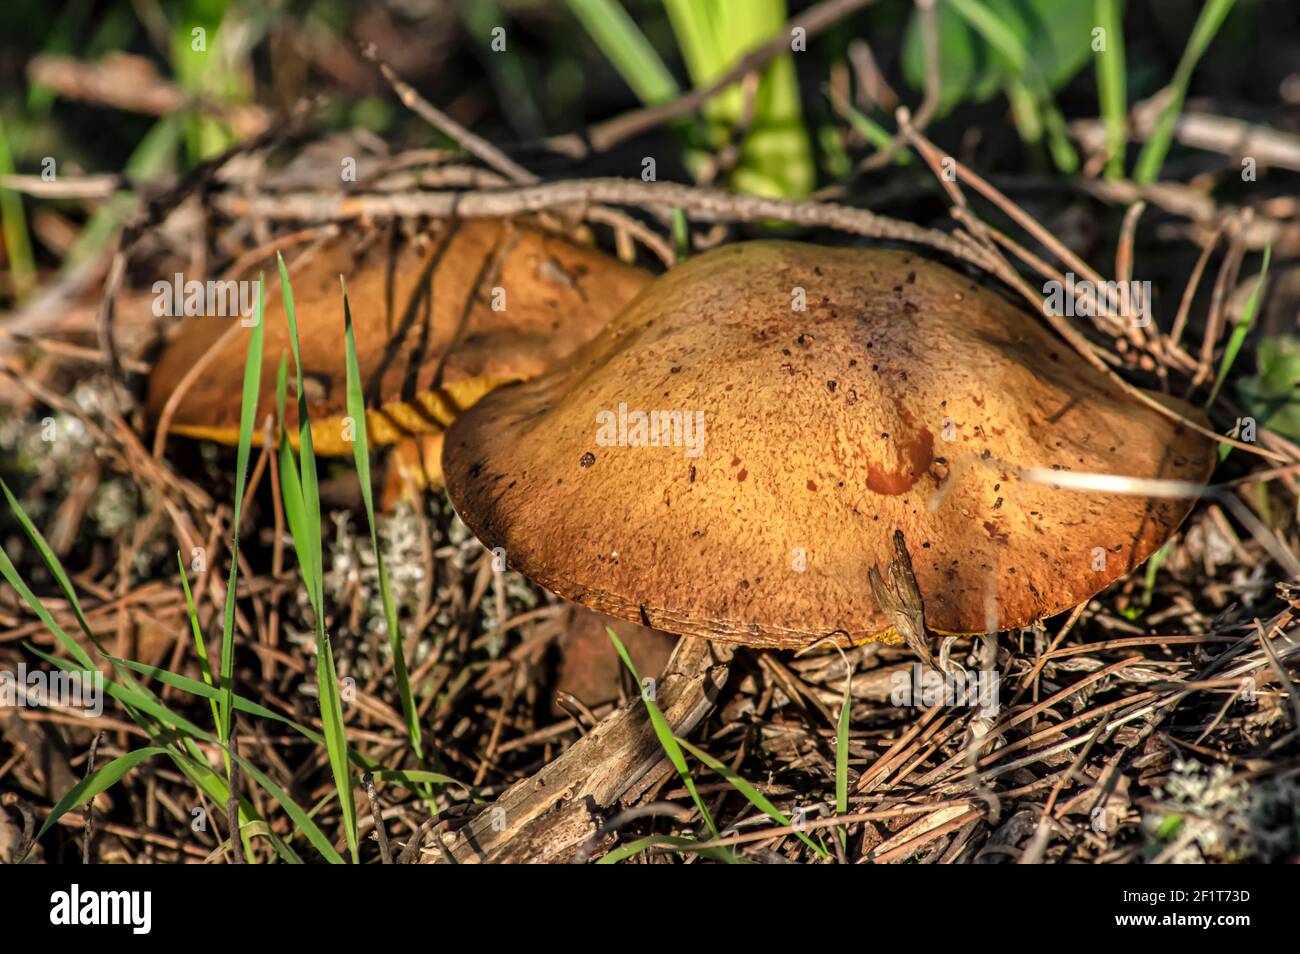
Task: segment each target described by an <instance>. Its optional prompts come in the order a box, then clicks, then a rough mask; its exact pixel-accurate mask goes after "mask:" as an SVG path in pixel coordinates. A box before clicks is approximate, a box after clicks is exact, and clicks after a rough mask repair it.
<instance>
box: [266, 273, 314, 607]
mask: <svg viewBox="0 0 1300 954" xmlns="http://www.w3.org/2000/svg"><path fill="white" fill-rule="evenodd" d="M276 262H277V264H278V265H279V268H280V297H281V299H282V300H283V302H284V313H285V316H286V317H287V318H288V319H289V344H290V346H291V347H292V348H293V364H294V373H295V374H296V375H297V382H298V462H299V468H300V471H299V474H300V478H301V484H302V488H301V489H302V503H303V510H304V512H305V513H306V515H307V522H306V527H305V529H306V530H307V532H308V533H309V536H308V537H307V538H306V543H307V553H308V556H310V558H311V568H312V577H313V580H314V586H313V587H312V592H311V598H312V606H313V607H314V608H315V610H316V612H317V614H319V613H320V612H321V611H322V609H323V608H324V603H325V597H324V592H323V589H322V587H323V586H324V581H323V571H322V566H323V560H322V557H321V531H320V485H319V482H318V481H317V477H316V453H315V450H314V448H313V446H312V439H311V415H310V414H309V413H308V411H307V388H306V386H305V383H304V381H303V369H302V352H301V349H300V348H299V343H298V319H297V316H296V313H295V310H294V303H293V286H292V285H291V284H290V283H289V270H288V268H286V267H285V264H284V256H283V255H280V254H279V253H276Z"/></svg>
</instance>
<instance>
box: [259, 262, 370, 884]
mask: <svg viewBox="0 0 1300 954" xmlns="http://www.w3.org/2000/svg"><path fill="white" fill-rule="evenodd" d="M276 258H277V261H278V264H279V269H280V292H281V298H282V300H283V301H284V311H285V316H286V317H287V319H288V321H289V343H290V346H291V347H292V349H293V361H294V366H295V371H296V374H297V382H298V464H297V466H295V465H294V461H293V455H292V453H291V451H290V449H289V446H288V437H287V436H286V435H285V434H284V433H283V429H282V431H281V435H280V461H281V465H282V466H281V468H280V477H281V487H282V493H281V496H282V498H283V500H284V509H285V516H286V519H288V521H289V527H290V532H291V533H292V534H293V545H294V550H295V551H296V552H297V554H298V563H299V566H300V567H302V568H303V570H302V573H303V582H304V583H305V584H306V585H307V590H308V599H309V602H310V603H311V606H312V615H313V616H314V617H315V620H316V688H317V693H318V702H319V704H320V715H321V727H322V728H323V730H324V736H325V749H326V752H327V753H328V755H329V762H330V771H331V773H332V774H333V776H334V787H335V789H336V790H337V792H338V797H339V807H340V809H341V811H342V814H343V830H344V834H345V836H346V838H347V843H348V852H349V854H350V855H351V857H352V861H353V862H354V863H356V862H357V861H358V860H359V854H358V844H357V813H356V800H355V798H354V797H353V792H352V772H351V769H350V768H349V765H348V745H347V727H346V725H345V722H344V714H343V700H342V698H341V697H340V694H339V682H338V671H337V670H336V668H335V663H334V650H333V648H332V646H331V643H330V637H329V633H327V632H326V630H325V605H324V604H325V594H324V579H323V558H322V553H321V529H320V525H321V519H320V488H319V485H318V483H317V477H316V454H315V452H314V450H313V449H312V438H311V415H310V414H309V412H308V409H307V394H306V388H305V387H304V385H303V368H302V354H301V351H300V348H299V341H298V322H297V319H296V317H295V313H294V302H293V288H292V286H291V285H290V283H289V272H288V269H287V268H286V267H285V264H284V258H283V256H280V255H278V254H277V256H276ZM281 367H283V363H282V365H281ZM283 380H284V375H283V373H281V374H280V375H279V378H278V379H277V381H276V403H277V407H278V408H279V407H281V406H282V390H283Z"/></svg>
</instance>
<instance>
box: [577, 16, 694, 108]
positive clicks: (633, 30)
mask: <svg viewBox="0 0 1300 954" xmlns="http://www.w3.org/2000/svg"><path fill="white" fill-rule="evenodd" d="M568 2H569V9H570V10H572V11H573V15H574V16H575V17H577V18H578V22H579V23H581V24H582V26H583V29H585V30H586V31H587V33H588V34H589V35H590V36H591V38H592V40H594V41H595V43H596V46H598V47H600V51H601V52H602V53H604V54H605V58H606V59H608V60H609V62H610V63H611V64H613V66H614V69H616V70H618V73H619V75H620V76H622V77H623V80H624V82H626V83H627V85H628V86H630V87H631V88H632V92H634V93H636V95H637V98H638V99H640V100H641V101H642V102H643V103H646V104H647V105H657V104H659V103H666V102H668V101H669V100H671V99H676V98H677V95H678V93H679V92H680V90H679V88H678V86H677V81H676V80H675V79H673V74H672V73H671V72H669V70H668V67H667V66H665V65H664V61H663V60H661V59H660V58H659V54H658V53H656V52H655V48H654V47H653V46H651V45H650V41H649V40H647V39H646V38H645V34H644V33H642V32H641V29H640V27H638V26H637V25H636V22H635V21H634V20H633V19H632V18H631V17H630V16H628V13H627V11H626V10H624V9H623V5H622V4H621V3H619V2H618V0H568Z"/></svg>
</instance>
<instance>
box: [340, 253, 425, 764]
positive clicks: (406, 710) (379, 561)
mask: <svg viewBox="0 0 1300 954" xmlns="http://www.w3.org/2000/svg"><path fill="white" fill-rule="evenodd" d="M339 281H340V282H342V281H343V280H342V277H341V276H340V279H339ZM342 287H343V326H344V342H345V345H346V351H347V392H348V416H349V417H351V418H352V426H353V441H352V456H353V458H354V460H355V461H356V467H357V479H358V481H359V482H360V484H361V500H362V502H363V503H364V504H365V508H366V522H367V524H368V525H369V527H370V546H371V548H372V549H373V550H374V551H375V569H376V571H377V572H378V574H379V592H380V596H381V598H382V600H383V604H384V622H385V625H386V626H387V627H388V645H389V648H390V651H391V652H392V654H393V673H394V676H395V678H396V681H397V692H398V695H399V697H400V698H401V700H402V714H403V715H404V716H405V717H406V728H407V733H408V734H409V735H410V738H411V745H412V747H413V748H414V749H415V755H416V758H418V759H419V760H421V761H423V760H424V740H423V735H422V733H421V731H420V713H419V710H418V709H417V708H416V705H415V696H414V695H412V693H411V680H410V676H409V674H408V673H407V669H406V652H405V651H404V650H403V648H402V631H401V629H400V628H399V627H398V625H397V607H396V606H395V605H394V604H393V590H392V586H391V585H390V584H389V582H388V570H387V569H386V568H385V566H384V554H383V551H382V550H381V549H380V547H379V531H378V529H377V525H376V523H375V501H374V490H373V488H372V487H371V485H370V442H369V440H368V439H367V436H366V400H365V397H364V395H363V393H362V381H361V366H360V363H359V362H358V361H357V342H356V338H355V336H354V334H353V331H352V308H351V306H350V305H349V304H348V289H347V284H346V283H343V286H342Z"/></svg>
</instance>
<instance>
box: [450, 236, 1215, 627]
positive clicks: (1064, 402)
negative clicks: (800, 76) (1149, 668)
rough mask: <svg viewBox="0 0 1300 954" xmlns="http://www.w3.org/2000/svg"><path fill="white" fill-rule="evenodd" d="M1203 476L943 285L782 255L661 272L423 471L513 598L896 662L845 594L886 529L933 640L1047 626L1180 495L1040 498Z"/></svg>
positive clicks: (977, 290) (905, 270) (798, 252)
mask: <svg viewBox="0 0 1300 954" xmlns="http://www.w3.org/2000/svg"><path fill="white" fill-rule="evenodd" d="M1160 400H1161V401H1162V402H1163V403H1164V404H1165V405H1166V406H1168V407H1170V408H1171V409H1172V410H1173V411H1175V412H1176V413H1177V414H1178V415H1180V416H1182V417H1184V418H1185V419H1187V420H1191V421H1195V422H1196V423H1198V424H1203V423H1204V418H1203V416H1202V415H1201V414H1200V413H1199V412H1198V411H1195V410H1193V409H1192V408H1191V407H1190V406H1188V405H1185V404H1183V403H1182V402H1179V401H1177V400H1175V399H1171V398H1165V397H1161V398H1160ZM1214 462H1215V455H1214V442H1213V441H1212V440H1209V439H1207V438H1205V437H1203V436H1202V435H1201V434H1198V433H1197V432H1196V431H1195V430H1193V429H1192V428H1190V427H1187V426H1184V425H1182V424H1180V423H1179V422H1178V421H1176V420H1174V419H1171V417H1169V416H1166V415H1165V414H1162V413H1160V412H1159V411H1157V410H1155V409H1154V408H1151V407H1149V406H1148V405H1146V404H1144V403H1142V402H1140V401H1138V400H1136V399H1134V398H1133V397H1132V396H1131V395H1129V394H1126V393H1125V392H1124V391H1123V390H1122V389H1120V388H1119V387H1118V386H1117V385H1115V384H1114V383H1113V382H1112V381H1110V380H1108V379H1107V378H1106V377H1105V376H1104V375H1103V374H1101V373H1100V372H1099V371H1097V370H1096V369H1095V368H1093V367H1092V366H1091V365H1089V364H1088V363H1087V362H1086V361H1085V360H1084V359H1083V358H1082V357H1080V356H1079V355H1078V354H1076V353H1075V352H1074V351H1073V350H1071V349H1070V347H1069V346H1068V345H1066V344H1065V343H1064V342H1062V341H1061V340H1059V339H1058V338H1057V337H1055V335H1054V334H1053V333H1051V332H1050V331H1048V330H1047V329H1046V328H1045V327H1044V326H1043V324H1042V323H1041V321H1040V320H1038V319H1036V318H1035V317H1034V316H1033V315H1031V314H1029V313H1027V312H1025V311H1023V310H1022V309H1020V308H1019V307H1017V306H1015V305H1013V304H1011V303H1010V302H1008V301H1007V300H1005V299H1004V298H1002V297H1001V296H1000V295H998V294H997V293H996V292H994V291H992V290H989V289H986V288H983V287H981V286H979V285H977V284H975V283H974V282H973V281H971V280H970V279H969V278H967V277H965V276H963V275H962V274H960V273H958V272H955V271H953V270H951V269H949V268H947V267H945V266H942V265H939V264H937V263H935V262H933V261H930V260H927V259H924V258H922V257H920V256H918V255H916V254H913V253H908V252H904V251H895V250H880V249H836V248H825V247H820V246H813V245H807V244H800V243H795V242H784V241H760V242H750V243H740V244H736V245H730V246H726V247H723V248H721V249H717V250H715V251H712V252H709V253H706V254H703V255H700V256H698V257H697V258H694V259H692V260H690V261H689V262H687V263H686V264H684V265H681V266H678V267H677V268H674V269H672V270H671V271H670V272H668V273H667V274H666V275H664V276H662V277H661V278H659V279H657V280H656V281H655V282H654V283H653V284H652V285H651V286H650V287H649V288H647V289H646V290H645V291H644V292H643V293H642V294H640V295H639V296H637V297H636V298H635V299H634V300H633V301H632V302H631V303H630V304H629V305H628V306H627V307H626V308H625V309H624V310H623V311H622V313H621V314H619V316H618V317H617V318H615V319H614V320H613V321H611V322H610V323H609V324H608V325H607V326H606V327H605V329H604V330H603V331H602V332H601V333H600V334H599V335H597V336H596V337H595V338H594V339H593V340H592V341H591V342H589V343H588V344H586V345H584V346H583V347H582V348H580V349H579V350H577V351H576V352H575V353H574V354H573V355H571V356H570V357H569V358H567V359H565V360H564V361H562V362H560V363H559V364H557V365H556V366H554V367H553V368H552V369H551V370H549V371H547V372H546V373H544V374H542V375H540V376H539V377H537V378H534V379H532V380H530V381H527V382H523V383H519V384H515V385H511V386H509V387H505V388H502V389H500V390H498V391H495V392H494V393H492V394H490V395H488V396H487V397H485V398H484V399H483V400H481V401H480V402H479V403H478V404H476V405H475V406H474V407H473V408H471V409H470V410H469V411H467V412H466V413H465V414H464V415H462V416H461V417H460V418H459V419H458V420H457V421H456V422H455V424H454V425H453V426H452V427H451V428H450V430H449V431H448V433H447V437H446V441H445V444H444V448H443V470H444V473H445V478H446V483H447V490H448V493H449V495H450V497H451V500H452V502H453V504H454V505H455V507H456V509H457V511H458V513H459V514H460V516H461V518H462V520H464V522H465V523H466V525H467V526H468V527H469V528H470V529H471V530H472V531H473V532H474V533H475V534H476V535H477V536H478V538H479V539H480V540H481V541H482V542H483V543H484V545H485V546H487V547H489V548H496V547H501V548H503V549H504V551H505V558H506V561H507V563H508V564H509V565H510V566H511V567H512V568H514V569H517V570H519V571H520V572H522V573H523V574H524V575H526V576H528V577H529V578H531V579H532V580H534V581H535V582H537V583H539V584H540V585H542V586H544V587H546V588H547V589H549V590H551V591H553V592H555V593H557V594H559V595H560V596H562V597H564V598H566V599H569V600H573V601H575V602H578V603H582V604H585V605H587V606H590V607H592V608H593V609H596V610H599V611H600V612H603V613H607V614H609V615H612V616H617V617H621V618H623V619H628V620H632V621H635V622H638V623H641V624H643V625H646V626H653V627H655V628H658V629H661V630H665V631H667V632H672V633H678V634H683V635H694V636H704V637H708V638H711V639H718V640H725V641H730V642H736V643H742V644H747V645H753V646H766V647H779V648H800V647H804V646H807V645H809V644H811V643H813V642H816V641H819V640H821V639H824V638H826V637H831V638H833V639H835V640H836V641H838V642H841V643H844V644H852V643H861V642H869V641H891V642H892V641H896V640H897V639H898V634H897V632H896V631H895V630H894V628H893V625H892V621H891V619H890V618H889V617H888V615H887V614H886V613H885V612H884V611H883V610H882V609H881V608H880V607H879V606H878V605H877V604H876V601H875V598H874V596H873V594H872V592H871V588H870V586H869V584H868V579H867V575H868V569H869V568H870V567H872V566H881V567H883V566H884V565H886V564H888V562H889V561H890V559H891V558H892V557H893V555H894V548H893V543H892V540H893V535H894V533H895V531H902V533H903V534H904V538H905V540H906V543H907V546H908V548H909V550H910V553H911V557H912V563H913V567H914V570H915V574H916V579H917V582H918V584H919V587H920V591H921V594H922V597H923V600H924V606H925V616H926V623H927V625H928V627H929V628H931V629H932V630H933V631H935V632H940V633H959V634H960V633H983V632H992V631H999V630H1006V629H1011V628H1015V627H1019V626H1026V625H1029V624H1030V623H1032V622H1034V621H1035V620H1039V619H1042V618H1044V617H1047V616H1051V615H1053V614H1056V613H1059V612H1062V611H1064V610H1067V609H1069V608H1071V607H1073V606H1076V605H1078V604H1079V603H1081V602H1083V601H1084V600H1086V599H1088V598H1089V597H1091V596H1092V595H1094V594H1095V593H1097V592H1098V591H1099V590H1101V589H1102V588H1103V587H1105V586H1106V585H1107V584H1109V583H1110V582H1112V581H1113V580H1115V579H1117V578H1119V577H1121V576H1123V575H1125V574H1126V573H1128V572H1129V571H1131V570H1132V569H1133V568H1134V567H1136V566H1138V565H1139V564H1140V563H1141V562H1142V561H1143V560H1144V559H1146V557H1147V556H1149V555H1150V554H1151V553H1152V552H1154V551H1155V550H1156V549H1157V548H1158V547H1160V546H1161V545H1162V544H1163V543H1164V542H1165V540H1167V539H1168V537H1169V536H1170V534H1172V533H1173V532H1174V530H1175V529H1176V528H1177V527H1178V525H1179V524H1180V523H1181V522H1182V520H1183V519H1184V518H1185V517H1186V515H1187V514H1188V512H1189V511H1190V510H1191V508H1192V506H1193V504H1194V502H1195V500H1194V495H1193V496H1190V497H1188V496H1184V497H1179V496H1161V497H1151V496H1144V495H1142V494H1139V493H1122V492H1094V491H1089V490H1080V489H1078V488H1077V487H1073V486H1067V485H1065V481H1064V480H1063V481H1062V483H1060V484H1054V483H1052V481H1051V479H1050V478H1049V479H1044V478H1043V477H1042V475H1043V474H1049V475H1050V474H1058V473H1059V474H1075V475H1090V474H1100V475H1117V476H1119V477H1122V478H1140V479H1147V480H1149V479H1152V478H1157V479H1162V480H1173V481H1180V482H1183V484H1182V485H1183V486H1187V485H1190V486H1201V485H1203V484H1204V483H1205V481H1206V480H1207V479H1208V477H1209V474H1210V472H1211V471H1212V469H1213V467H1214ZM1112 483H1113V481H1112ZM1139 486H1142V485H1139Z"/></svg>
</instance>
